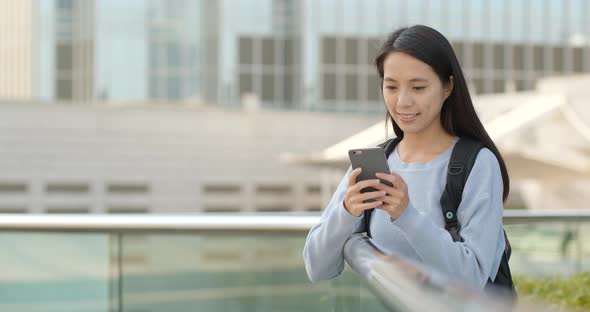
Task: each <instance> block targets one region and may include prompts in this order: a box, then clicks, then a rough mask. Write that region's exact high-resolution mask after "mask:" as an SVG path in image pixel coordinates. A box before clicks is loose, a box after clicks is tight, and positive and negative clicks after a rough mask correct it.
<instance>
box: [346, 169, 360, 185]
mask: <svg viewBox="0 0 590 312" xmlns="http://www.w3.org/2000/svg"><path fill="white" fill-rule="evenodd" d="M361 171H362V168H356V169H354V170H352V172H351V173H350V176H349V177H348V187H352V186H353V185H355V184H356V178H357V177H358V176H359V174H361Z"/></svg>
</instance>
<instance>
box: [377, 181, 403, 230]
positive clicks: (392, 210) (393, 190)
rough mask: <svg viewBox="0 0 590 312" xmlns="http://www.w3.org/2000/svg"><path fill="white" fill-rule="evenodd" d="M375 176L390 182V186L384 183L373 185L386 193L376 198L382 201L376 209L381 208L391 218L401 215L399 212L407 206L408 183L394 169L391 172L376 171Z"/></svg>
mask: <svg viewBox="0 0 590 312" xmlns="http://www.w3.org/2000/svg"><path fill="white" fill-rule="evenodd" d="M376 175H377V178H379V179H382V180H385V181H389V182H391V184H392V185H393V187H392V186H388V185H385V184H382V183H380V184H378V185H377V186H374V187H375V188H376V189H378V190H380V191H384V192H386V193H387V195H385V196H383V197H378V198H377V200H379V201H381V202H383V205H381V206H379V207H377V209H383V210H385V211H386V212H387V214H389V216H390V217H391V219H392V220H395V219H397V218H399V216H401V214H402V213H403V212H404V211H405V210H406V208H408V204H409V202H410V197H409V196H408V185H407V184H406V182H405V181H404V179H403V178H402V177H401V176H400V175H399V174H397V173H395V172H394V171H392V172H391V174H386V173H377V174H376Z"/></svg>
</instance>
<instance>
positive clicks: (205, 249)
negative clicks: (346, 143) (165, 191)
mask: <svg viewBox="0 0 590 312" xmlns="http://www.w3.org/2000/svg"><path fill="white" fill-rule="evenodd" d="M92 217H93V216H88V217H85V218H84V217H70V216H68V217H65V216H64V217H59V216H44V217H42V216H38V217H36V218H37V219H36V220H35V221H39V222H38V223H35V222H31V223H30V224H28V225H27V224H25V223H26V222H27V221H26V220H27V216H19V217H13V216H3V218H4V220H3V221H4V223H3V224H4V231H3V232H0V246H2V252H1V253H0V267H2V272H3V273H2V274H0V311H361V310H370V311H386V310H384V308H383V307H382V305H381V303H380V302H379V301H378V300H377V299H376V297H375V296H374V295H373V294H372V293H371V292H370V291H369V290H368V289H367V288H366V287H365V286H364V284H363V283H362V282H361V281H360V280H359V278H358V276H357V275H356V274H355V273H354V272H352V271H351V270H350V269H348V268H347V269H346V270H345V272H343V274H342V276H340V277H338V278H336V279H334V280H332V281H325V282H320V283H317V284H311V283H310V282H309V280H308V278H307V275H306V272H305V269H304V264H303V259H302V250H303V243H304V239H305V234H306V232H307V229H308V227H307V226H305V227H303V229H305V230H301V228H299V226H300V225H297V224H293V223H291V222H289V221H288V220H287V222H285V223H282V224H281V222H280V220H279V222H276V224H274V225H273V224H272V222H271V221H272V220H273V219H274V220H276V218H275V217H271V218H255V219H256V220H257V221H256V220H254V219H253V218H249V217H244V218H243V221H244V222H242V223H240V224H238V223H236V222H237V221H236V220H235V219H233V218H230V217H214V218H212V217H203V216H188V217H184V218H180V219H178V218H176V219H175V220H177V221H179V222H169V221H170V220H172V219H174V218H170V217H161V218H160V220H158V216H145V217H144V216H142V217H129V218H128V219H127V221H130V222H129V223H128V224H124V223H126V222H127V221H121V220H122V219H121V218H127V217H112V218H103V217H100V218H98V219H102V220H98V221H92V219H91V218H92ZM11 218H12V220H17V219H18V220H21V221H19V222H20V224H17V225H15V224H10V225H7V223H10V222H9V220H10V219H11ZM292 218H298V219H301V218H300V217H292ZM76 219H77V220H79V224H80V225H79V226H76V225H75V220H76ZM45 220H50V221H45ZM84 220H85V221H84ZM117 220H119V221H117ZM133 220H134V221H133ZM224 220H225V222H224ZM87 221H88V222H87ZM234 221H236V222H234ZM109 222H110V224H111V226H110V227H109V226H108V224H109ZM256 222H258V226H257V223H256ZM0 223H2V221H0ZM265 224H266V225H265ZM36 228H37V229H38V230H40V231H39V232H37V230H36ZM17 229H20V230H26V231H19V232H16V231H15V230H17ZM232 229H233V230H232ZM238 229H239V230H238ZM43 231H44V232H43Z"/></svg>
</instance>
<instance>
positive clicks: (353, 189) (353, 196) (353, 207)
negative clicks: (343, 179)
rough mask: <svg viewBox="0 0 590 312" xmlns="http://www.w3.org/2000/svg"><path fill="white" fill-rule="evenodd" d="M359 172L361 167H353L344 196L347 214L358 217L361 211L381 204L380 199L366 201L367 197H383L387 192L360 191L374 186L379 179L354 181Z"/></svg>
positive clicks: (377, 183)
mask: <svg viewBox="0 0 590 312" xmlns="http://www.w3.org/2000/svg"><path fill="white" fill-rule="evenodd" d="M360 173H361V168H357V169H354V170H353V171H352V172H351V173H350V177H349V178H348V187H347V188H346V195H345V196H344V208H345V209H346V210H347V211H348V213H349V214H351V215H353V216H355V217H360V216H361V215H362V214H363V211H365V210H367V209H371V208H377V207H379V206H381V205H382V204H383V202H382V201H381V200H379V199H378V200H375V201H372V202H366V203H365V201H366V200H368V199H376V198H383V197H384V196H385V195H386V194H387V193H386V192H385V191H375V192H366V193H361V190H362V189H364V188H366V187H374V188H376V187H377V186H378V185H379V184H380V183H381V181H380V180H379V179H374V180H365V181H360V182H358V183H357V182H356V178H357V177H358V175H359V174H360Z"/></svg>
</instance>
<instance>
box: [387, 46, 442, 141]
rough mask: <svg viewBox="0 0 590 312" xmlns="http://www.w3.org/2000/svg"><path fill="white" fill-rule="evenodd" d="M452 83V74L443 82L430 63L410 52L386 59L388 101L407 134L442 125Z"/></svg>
mask: <svg viewBox="0 0 590 312" xmlns="http://www.w3.org/2000/svg"><path fill="white" fill-rule="evenodd" d="M452 86H453V79H452V77H451V83H449V84H448V86H443V84H442V82H441V81H440V79H439V78H438V76H437V75H436V73H435V72H434V70H433V69H432V68H431V67H430V66H429V65H428V64H426V63H424V62H422V61H420V60H418V59H416V58H414V57H413V56H410V55H408V54H405V53H402V52H392V53H390V54H389V55H388V56H387V57H386V58H385V61H384V62H383V97H384V98H385V105H386V106H387V110H388V111H389V114H390V115H391V116H392V117H393V120H394V121H395V122H396V123H397V125H398V126H399V127H400V129H401V130H402V131H403V132H404V134H409V133H412V134H418V133H423V132H424V131H426V130H433V129H434V127H436V128H441V129H442V125H441V122H440V112H441V109H442V105H443V103H444V100H445V99H446V98H447V97H448V96H449V95H450V94H451V91H452Z"/></svg>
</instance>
